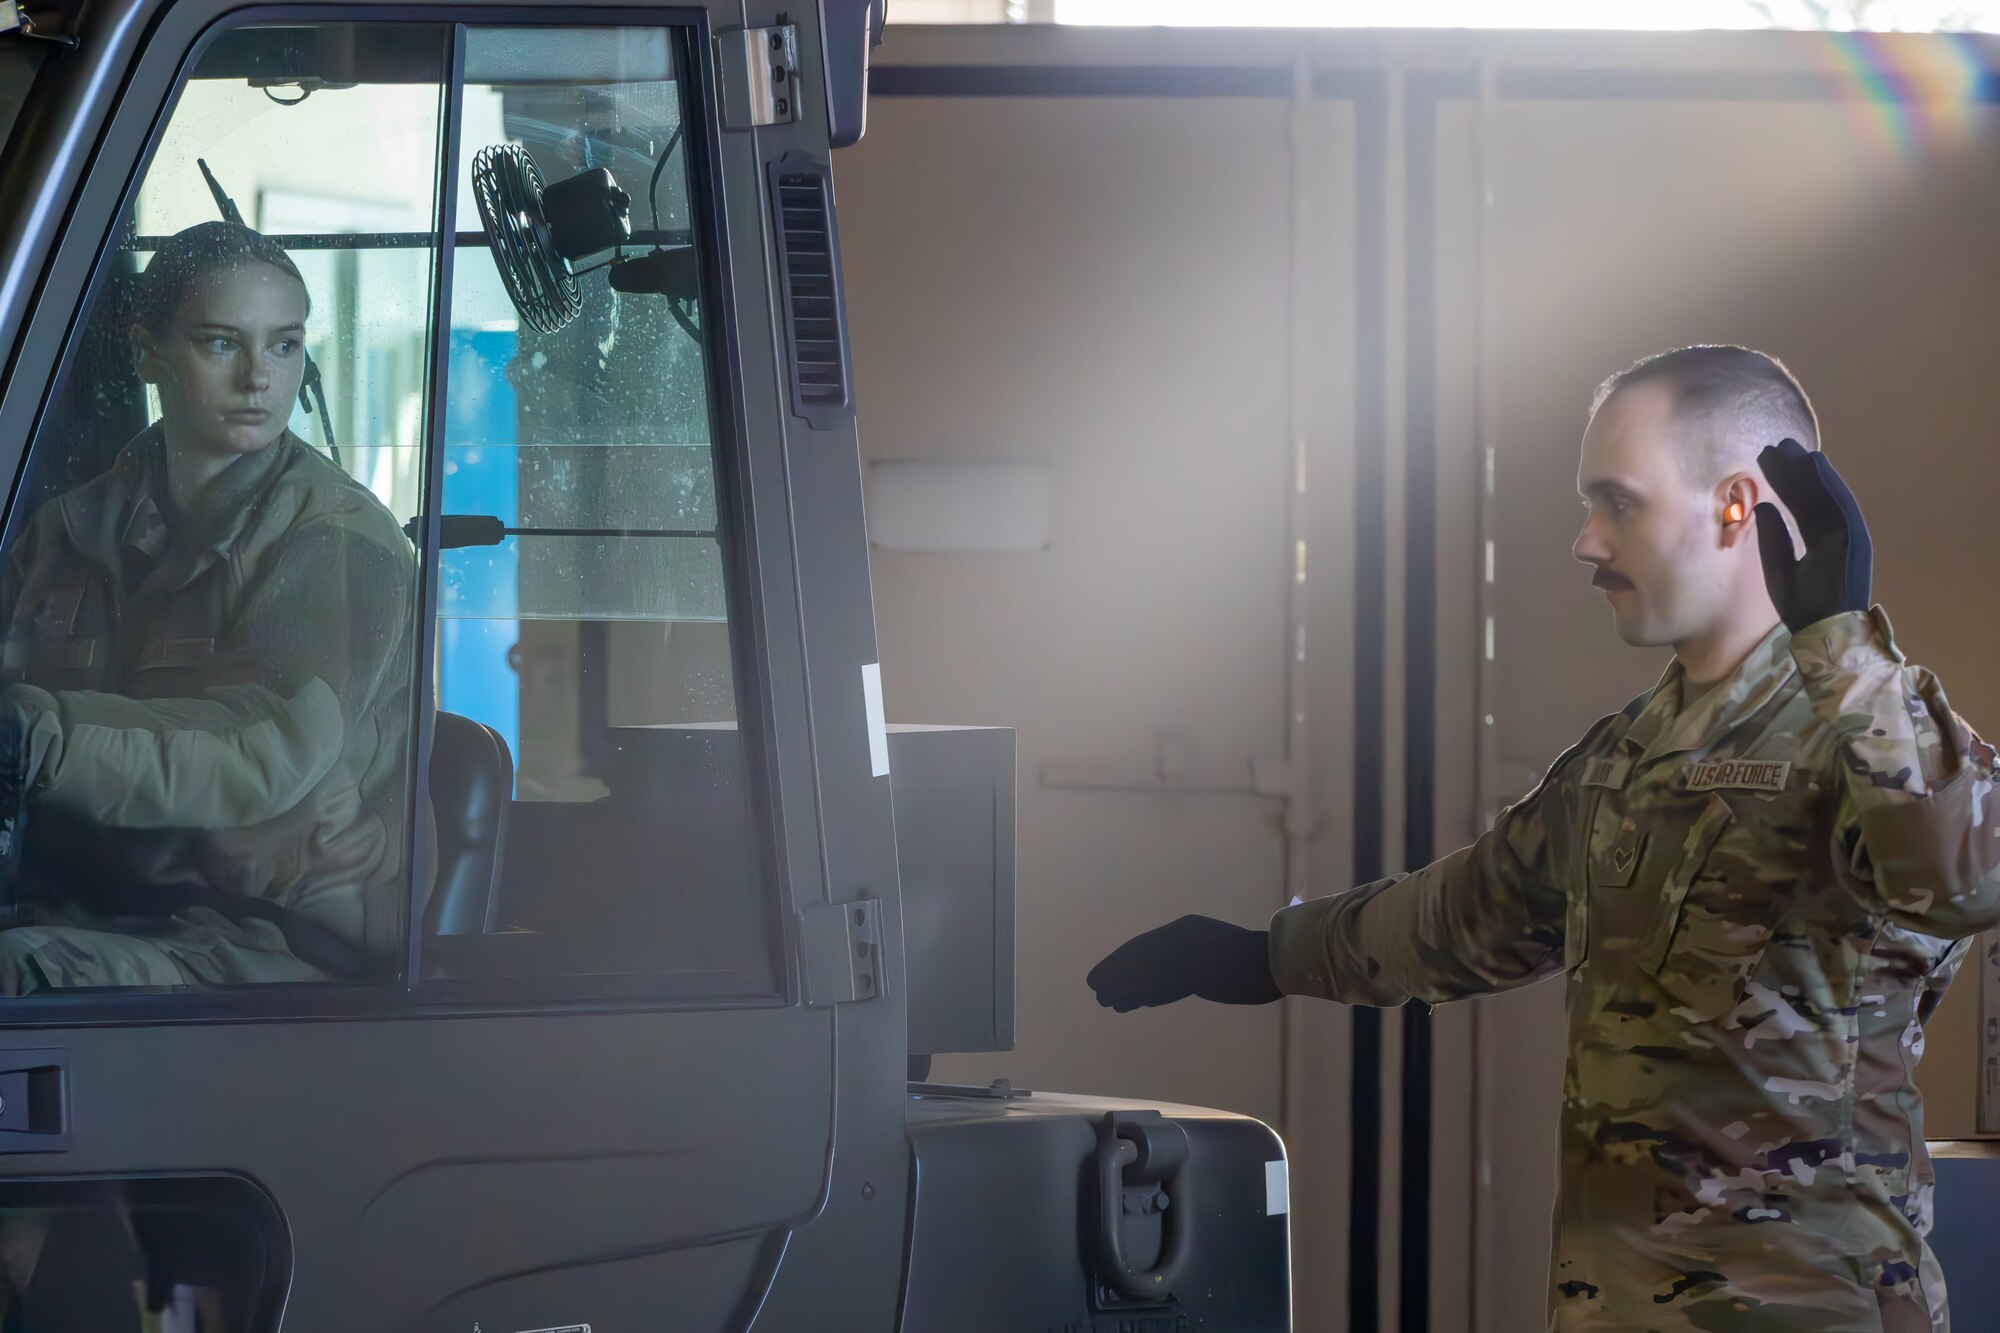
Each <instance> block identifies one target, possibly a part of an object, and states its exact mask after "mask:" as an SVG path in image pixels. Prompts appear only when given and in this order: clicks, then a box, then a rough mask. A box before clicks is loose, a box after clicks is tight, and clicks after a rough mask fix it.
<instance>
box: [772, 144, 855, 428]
mask: <svg viewBox="0 0 2000 1333" xmlns="http://www.w3.org/2000/svg"><path fill="white" fill-rule="evenodd" d="M806 162H807V163H809V165H801V164H800V162H799V159H798V158H797V157H796V156H793V155H787V157H786V158H785V159H783V160H781V161H779V162H777V163H774V164H772V171H771V179H772V186H773V197H774V203H775V206H776V208H777V212H778V247H779V251H780V257H781V261H782V266H783V276H784V285H785V312H786V317H787V320H788V324H789V329H788V332H789V335H790V343H791V354H792V399H793V409H794V410H795V411H796V412H797V413H798V414H799V415H800V416H803V417H805V418H806V419H807V420H808V421H809V422H810V423H811V424H812V425H813V426H814V427H815V428H824V427H825V426H827V425H830V424H832V422H831V421H830V420H829V419H828V418H830V417H838V418H844V417H845V416H846V415H847V413H848V410H849V403H850V400H849V396H848V387H847V376H848V370H847V349H846V346H845V344H844V342H843V339H842V327H841V326H842V323H843V320H842V313H843V312H842V310H841V300H840V277H839V259H838V253H837V249H838V247H837V241H836V237H835V232H834V223H833V210H832V209H831V208H830V207H829V206H828V190H827V173H826V168H825V167H823V166H821V165H820V164H819V163H817V162H813V161H811V159H806Z"/></svg>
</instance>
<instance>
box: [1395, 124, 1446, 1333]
mask: <svg viewBox="0 0 2000 1333" xmlns="http://www.w3.org/2000/svg"><path fill="white" fill-rule="evenodd" d="M1404 124H1405V126H1406V152H1407V156H1406V165H1407V171H1406V173H1405V179H1406V181H1407V187H1406V188H1407V194H1406V219H1407V236H1408V245H1407V247H1406V254H1405V257H1404V264H1405V268H1404V273H1405V278H1404V281H1405V284H1406V285H1405V291H1406V292H1407V294H1408V302H1409V310H1408V317H1407V319H1406V321H1405V327H1406V330H1407V339H1408V343H1407V347H1406V348H1405V353H1404V355H1405V366H1406V368H1407V374H1406V378H1405V385H1404V388H1405V393H1406V395H1407V397H1406V401H1405V404H1404V420H1405V422H1406V423H1407V426H1408V435H1407V438H1406V445H1405V448H1406V453H1405V468H1404V476H1405V478H1406V484H1405V485H1404V488H1403V493H1404V497H1405V500H1404V503H1405V506H1406V523H1407V526H1406V528H1405V547H1404V553H1403V567H1404V571H1405V581H1404V599H1403V600H1404V606H1403V677H1404V680H1405V682H1406V686H1405V688H1406V690H1407V693H1406V694H1405V696H1404V704H1403V709H1404V711H1403V729H1404V730H1403V734H1404V751H1403V753H1404V762H1403V811H1404V821H1403V866H1404V868H1405V869H1408V870H1415V869H1417V868H1418V867H1419V866H1425V865H1428V864H1430V862H1431V860H1432V858H1433V857H1434V856H1435V854H1436V852H1435V848H1434V846H1433V843H1434V838H1433V835H1432V834H1433V829H1434V827H1435V824H1436V794H1437V784H1436V780H1435V779H1436V768H1435V756H1436V745H1437V716H1436V696H1437V414H1436V401H1437V396H1436V387H1437V361H1436V358H1437V337H1436V319H1435V312H1436V308H1437V272H1436V231H1437V228H1436V220H1435V217H1434V215H1433V208H1434V197H1433V196H1434V176H1433V169H1434V168H1433V163H1434V156H1435V155H1434V153H1433V151H1432V145H1433V139H1434V135H1435V132H1436V124H1437V103H1436V102H1435V101H1434V100H1433V99H1431V98H1428V97H1413V98H1411V99H1410V105H1409V110H1408V113H1407V116H1406V119H1405V122H1404ZM1431 1036H1432V1033H1431V1013H1430V1007H1429V1006H1428V1005H1426V1004H1424V1003H1423V1002H1422V1001H1412V1002H1411V1003H1410V1004H1408V1005H1406V1006H1405V1007H1404V1009H1403V1137H1402V1162H1401V1169H1402V1212H1401V1219H1400V1228H1399V1236H1400V1240H1401V1250H1400V1254H1401V1260H1402V1261H1401V1266H1400V1269H1399V1271H1398V1278H1399V1280H1400V1285H1399V1288H1398V1304H1397V1309H1398V1311H1399V1316H1398V1327H1399V1328H1400V1330H1401V1333H1429V1329H1430V1294H1431V1293H1430V1280H1431V1263H1430V1257H1431V1249H1430V1241H1431V1095H1432V1086H1431V1080H1432V1071H1433V1064H1432V1050H1431Z"/></svg>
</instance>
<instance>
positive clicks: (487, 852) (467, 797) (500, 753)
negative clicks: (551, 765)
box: [424, 713, 514, 935]
mask: <svg viewBox="0 0 2000 1333" xmlns="http://www.w3.org/2000/svg"><path fill="white" fill-rule="evenodd" d="M513 794H514V756H513V755H512V754H511V753H509V751H508V749H507V742H506V741H505V740H503V739H502V738H501V736H500V733H499V732H497V731H495V730H493V728H491V727H489V726H486V725H485V724H484V723H480V722H475V721H473V720H472V719H471V718H469V717H461V716H460V715H459V714H457V713H439V714H438V715H437V723H436V729H435V730H434V731H433V733H432V736H431V813H432V818H433V822H434V823H435V825H436V828H437V858H438V860H437V881H436V883H435V884H433V885H432V886H431V900H430V903H429V904H428V906H426V907H425V909H424V925H425V928H426V930H427V932H428V933H429V934H432V935H480V934H486V933H489V932H491V931H494V930H496V929H498V928H499V925H500V866H501V860H502V858H503V857H504V856H505V854H506V848H507V805H508V802H509V801H511V800H512V799H513Z"/></svg>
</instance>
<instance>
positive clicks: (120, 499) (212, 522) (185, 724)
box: [0, 222, 416, 994]
mask: <svg viewBox="0 0 2000 1333" xmlns="http://www.w3.org/2000/svg"><path fill="white" fill-rule="evenodd" d="M143 282H145V283H148V284H150V285H151V290H150V291H148V290H145V289H142V295H141V300H140V302H139V305H140V318H139V320H138V321H136V322H135V326H134V337H135V340H136V342H137V343H138V345H139V349H140V351H139V364H140V367H141V371H142V373H145V374H146V375H147V376H148V378H149V379H151V380H152V381H153V382H154V383H156V384H160V385H161V399H162V409H163V411H162V420H161V421H160V422H158V423H155V425H154V426H153V427H151V428H149V429H148V430H147V431H145V432H144V433H142V434H141V435H140V436H139V437H138V438H137V439H136V440H134V441H133V442H132V443H131V444H129V445H127V446H126V447H125V449H123V450H122V451H121V452H120V453H119V454H118V456H117V459H116V461H115V462H114V464H113V465H112V467H111V468H110V470H109V471H107V472H106V473H104V474H103V475H102V476H100V477H98V478H97V479H96V480H94V481H91V482H89V483H87V484H86V485H84V486H81V487H79V488H77V489H75V490H73V491H71V492H69V493H68V494H65V495H61V496H58V497H56V498H55V499H53V500H51V501H49V502H48V503H47V504H45V505H43V506H42V507H41V509H40V510H39V511H38V512H36V514H35V515H34V517H33V518H32V520H31V521H30V522H29V523H28V525H27V527H26V530H25V531H24V532H23V533H22V534H21V535H20V537H19V538H18V539H17V540H15V541H14V542H13V543H12V546H11V549H10V550H9V551H8V554H7V562H6V569H5V576H4V584H0V611H4V616H5V619H4V625H5V629H6V637H5V640H4V657H3V658H0V668H4V670H5V673H6V678H7V680H8V681H10V682H11V683H10V684H8V685H7V687H6V688H5V689H4V691H0V738H4V739H5V741H6V742H7V745H6V748H7V749H8V750H9V751H10V753H8V754H7V755H5V756H4V757H5V759H7V760H8V761H10V762H9V763H7V764H6V765H5V768H6V769H7V771H6V772H4V773H0V777H4V779H5V780H6V782H7V783H9V784H11V786H12V787H13V789H14V790H13V792H12V793H11V794H10V795H11V796H12V797H13V799H12V800H10V801H9V802H7V804H8V806H9V808H11V809H15V810H18V811H19V814H18V819H17V823H18V825H19V828H20V832H21V833H22V836H21V837H20V838H19V839H18V842H19V844H20V845H19V846H18V847H11V848H7V849H5V850H6V851H7V852H9V853H11V859H12V860H13V861H14V862H16V867H15V869H16V873H15V883H14V888H15V898H16V905H15V917H14V920H15V924H14V925H13V926H12V928H11V929H8V930H5V931H0V993H6V994H18V993H21V992H24V991H30V990H37V989H42V988H46V987H68V986H182V985H218V984H228V983H241V982H275V981H303V980H313V979H319V978H323V977H324V976H326V975H327V974H329V973H347V974H353V973H358V972H364V971H368V970H371V969H376V968H388V967H390V966H392V965H393V955H394V951H395V948H396V945H397V943H398V942H399V941H400V940H401V938H402V928H403V919H404V911H403V904H404V902H405V899H406V895H405V884H406V879H407V875H406V862H405V860H404V855H403V849H404V844H405V841H406V838H405V820H406V819H407V813H408V810H407V805H406V802H405V790H406V787H407V778H406V764H407V758H408V756H407V738H408V728H409V709H410V690H411V686H412V662H413V652H412V646H411V642H410V629H411V626H410V618H411V617H410V607H411V596H412V592H413V588H414V579H415V572H416V571H415V561H414V557H413V555H412V552H411V549H410V546H409V543H408V541H407V540H406V539H405V538H404V536H403V534H402V532H401V531H400V529H399V528H398V527H397V525H396V523H395V520H394V519H393V518H392V517H391V516H390V515H389V512H388V511H387V510H386V509H385V508H383V506H382V505H381V503H380V502H379V501H377V500H376V498H375V497H374V495H373V494H371V493H370V492H369V491H368V489H367V488H366V487H364V486H362V485H361V484H359V483H358V482H356V481H354V480H353V479H351V478H350V477H348V476H347V474H346V473H345V472H343V471H342V470H341V469H340V468H339V467H338V466H336V465H334V464H333V463H331V462H329V461H328V460H327V459H325V458H323V457H321V456H320V455H319V454H318V453H316V452H315V451H314V450H312V449H311V448H310V447H308V446H307V445H306V444H305V443H304V442H302V441H301V440H299V439H298V438H297V437H296V436H294V435H292V434H291V433H290V432H289V431H287V430H285V429H284V420H285V415H286V411H287V408H288V405H289V403H290V401H291V399H292V397H293V396H294V395H295V394H296V393H297V390H298V384H299V361H300V359H301V354H300V352H299V349H298V347H297V342H298V339H299V337H300V336H301V335H302V332H303V330H302V327H301V326H302V323H303V320H304V318H305V314H306V297H305V289H304V284H303V282H302V281H300V279H299V277H298V272H297V270H296V268H294V267H292V265H291V263H290V261H289V260H288V259H286V258H285V256H284V253H283V251H282V250H279V249H278V248H277V247H276V246H274V245H272V244H271V243H270V242H268V241H266V240H265V239H264V238H262V237H260V236H258V235H257V234H256V233H254V232H251V231H249V229H247V228H243V227H241V226H236V225H234V224H228V223H220V222H218V223H209V224H205V225H204V226H202V227H197V228H192V229H190V231H189V232H184V233H182V234H181V235H180V236H178V237H176V238H174V239H173V240H172V241H170V242H169V244H168V246H167V247H166V248H165V249H163V250H162V251H161V252H160V254H159V255H158V256H156V257H155V258H154V260H153V263H152V265H151V266H150V267H149V268H148V270H147V272H146V275H145V277H144V279H143ZM149 298H150V299H149ZM204 394H205V395H206V396H205V397H204Z"/></svg>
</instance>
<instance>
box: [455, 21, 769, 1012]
mask: <svg viewBox="0 0 2000 1333" xmlns="http://www.w3.org/2000/svg"><path fill="white" fill-rule="evenodd" d="M672 35H673V34H669V33H667V32H664V31H662V30H638V29H573V30H564V31H555V32H551V31H550V30H548V29H534V30H521V31H515V30H508V29H497V28H491V29H478V30H474V31H472V32H470V33H469V34H468V38H467V42H466V71H467V80H468V86H467V88H466V90H465V104H464V113H463V114H464V137H463V139H462V141H461V149H462V152H463V155H464V157H465V159H466V161H467V162H468V163H469V162H471V161H472V160H473V158H474V155H475V154H477V153H478V152H479V150H481V149H483V148H487V147H489V146H493V145H502V144H508V143H514V144H519V145H521V146H522V147H523V148H524V149H525V150H526V152H527V154H528V155H529V157H530V158H531V159H532V161H533V162H534V164H535V167H536V168H537V170H538V171H539V173H540V175H541V177H542V178H543V180H544V181H545V182H548V183H550V184H551V185H553V184H554V183H557V182H562V181H565V180H568V179H570V178H572V177H576V176H578V175H579V174H580V173H585V172H588V171H591V170H594V169H597V168H606V169H608V170H609V171H610V173H611V176H612V177H613V179H614V180H615V181H616V183H617V185H618V186H619V187H620V188H621V189H623V190H624V191H625V192H626V193H627V194H629V195H630V197H631V199H632V205H631V209H632V226H633V230H634V238H633V240H632V242H630V243H629V244H628V245H627V246H625V247H624V248H623V250H622V254H623V255H624V256H626V257H631V256H635V255H645V254H648V253H649V252H651V251H653V248H654V247H655V246H664V247H668V248H670V249H672V250H673V251H674V252H675V253H676V254H679V255H680V256H681V257H682V258H683V259H685V260H686V261H687V262H686V264H685V267H684V269H683V271H684V273H685V274H686V275H688V279H689V280H688V282H687V284H686V285H685V287H684V288H683V289H679V290H677V291H676V292H674V293H672V294H656V293H632V292H619V291H614V290H613V289H612V287H611V286H610V284H609V282H608V281H607V274H606V272H605V271H603V270H602V269H597V270H596V271H585V270H591V269H593V268H595V266H597V265H600V264H602V263H604V262H605V261H606V260H608V259H612V258H614V255H613V253H611V252H610V250H609V249H608V248H607V249H606V250H603V251H600V252H598V253H595V254H578V255H576V256H574V258H573V260H572V262H571V264H570V270H571V271H572V272H575V273H576V274H577V277H576V281H577V286H578V296H579V297H580V307H579V308H578V309H577V311H576V313H575V315H574V316H573V317H572V318H570V319H569V320H568V321H567V322H565V323H562V324H561V325H560V326H559V327H557V328H556V329H555V330H554V331H553V332H542V331H538V329H537V328H536V327H535V326H534V325H533V324H532V323H531V322H530V321H527V320H524V319H523V318H522V317H521V316H520V315H519V314H518V313H517V311H516V309H515V307H514V305H513V303H512V302H511V301H510V300H509V298H508V296H507V290H508V288H507V284H506V283H505V282H503V280H502V276H501V272H500V269H499V267H498V263H497V261H496V259H495V252H494V248H493V247H490V246H489V245H487V244H484V243H481V244H478V245H468V246H461V247H460V248H459V250H458V254H457V267H456V273H455V277H454V288H453V293H452V312H451V315H452V317H451V325H452V327H451V347H452V356H451V379H450V383H449V385H448V386H447V389H446V409H445V416H446V422H447V424H446V431H445V438H444V440H443V442H442V443H443V449H444V473H445V480H444V504H443V509H444V511H445V513H446V514H447V515H450V516H457V517H458V519H459V521H461V522H466V521H478V522H484V523H485V524H486V525H487V526H486V527H485V528H484V529H483V535H478V536H477V540H476V541H474V540H472V539H471V536H470V534H471V530H470V529H464V530H462V531H463V532H465V533H466V534H468V535H467V536H466V537H465V538H463V539H461V538H460V537H454V536H452V535H451V530H450V529H449V527H448V528H447V546H448V547H449V548H450V549H447V550H446V551H445V552H444V553H443V558H442V561H441V564H440V584H439V600H438V614H439V617H440V622H439V627H438V644H439V666H438V679H439V690H440V699H439V702H440V708H441V710H442V711H441V713H440V715H439V731H438V740H437V743H436V746H435V753H436V755H437V756H438V758H437V759H435V760H434V771H433V779H432V788H431V789H432V794H433V797H434V799H435V798H439V794H440V792H442V791H447V790H449V791H453V792H461V791H462V792H476V791H478V790H480V789H481V788H482V784H486V785H490V783H491V782H492V781H493V777H494V775H495V774H499V775H501V777H502V779H503V780H504V782H505V783H506V784H507V785H509V786H510V787H511V794H512V796H513V799H512V800H511V801H510V802H508V803H507V804H506V813H505V818H504V821H502V823H503V824H504V827H503V828H501V829H499V830H498V832H497V834H496V837H495V839H494V840H493V841H492V842H480V841H478V840H468V842H467V844H466V845H465V846H464V847H463V848H461V849H457V850H456V851H454V850H453V849H441V851H442V852H443V853H444V854H443V855H441V861H440V868H439V876H438V887H437V890H436V892H435V894H434V897H433V902H432V904H431V913H430V916H431V922H432V926H433V928H434V929H435V930H436V931H437V932H438V933H439V936H440V938H438V939H436V940H433V941H431V942H430V943H429V944H427V945H426V948H425V958H426V964H425V967H426V972H427V973H428V974H430V975H432V976H436V977H445V978H451V977H464V976H482V975H494V974H509V975H530V976H550V975H561V976H576V975H615V974H648V973H650V974H658V973H663V972H684V971H685V972H704V973H710V974H714V976H715V977H716V982H715V984H716V985H718V986H720V987H721V988H723V989H725V990H733V991H744V992H768V991H769V990H770V989H772V988H773V987H774V986H775V972H774V967H773V961H772V958H773V953H772V950H773V945H774V940H775V932H774V930H773V926H772V915H771V899H770V896H769V894H768V892H767V883H768V881H767V875H766V871H765V868H764V855H763V851H762V849H763V846H764V841H765V840H764V838H763V837H762V836H761V834H760V832H759V828H758V824H757V817H756V810H757V803H756V802H755V801H754V800H753V798H752V793H753V792H754V791H755V790H756V786H755V778H754V767H753V765H751V763H750V762H749V760H748V756H747V751H746V747H745V744H744V741H743V738H742V736H741V735H740V734H739V733H738V731H737V730H736V719H737V704H738V701H737V694H736V666H735V654H734V652H733V642H732V628H733V627H734V626H735V625H736V623H737V620H736V618H737V617H738V616H740V614H741V612H740V609H739V608H738V607H737V605H736V604H735V600H734V596H733V592H732V589H731V587H730V583H729V570H730V568H731V559H730V552H731V551H732V549H733V545H732V543H733V542H734V541H735V534H734V533H732V532H730V531H729V530H728V528H727V525H726V523H724V521H723V519H722V515H723V514H724V513H726V512H727V507H726V505H724V504H722V503H721V501H720V499H719V493H718V477H717V469H716V454H715V450H714V448H713V446H712V444H711V441H712V439H713V433H712V430H711V423H712V420H713V416H714V414H713V413H712V411H711V405H710V403H709V396H708V377H707V370H706V363H705V360H704V352H703V348H702V344H701V342H700V340H699V330H700V328H701V326H702V324H703V322H704V321H705V319H706V312H705V311H704V310H702V309H701V308H700V305H701V302H700V300H699V298H698V296H697V294H696V288H695V284H694V283H693V281H692V280H693V278H694V277H695V276H696V275H698V273H699V271H700V270H699V268H698V264H699V262H702V260H703V259H705V256H704V257H697V256H695V255H694V254H692V252H687V251H686V250H685V247H686V246H687V244H688V241H689V239H690V228H691V224H690V219H689V216H688V211H687V200H688V198H689V194H688V188H687V181H688V166H687V163H688V146H687V145H686V144H685V143H684V142H682V140H681V137H680V134H679V130H680V125H681V116H682V104H681V99H682V95H683V91H684V90H683V85H682V84H681V83H680V82H679V80H678V79H677V77H676V70H677V69H678V67H679V64H678V62H679V60H680V58H681V57H680V55H679V51H680V49H681V48H680V42H679V41H678V40H675V41H671V42H670V41H669V40H668V38H669V36H672ZM468 171H469V169H468ZM655 199H657V201H658V204H657V216H656V215H655V205H654V200H655ZM459 208H460V211H459V226H460V228H461V229H462V230H464V231H469V232H480V231H481V229H482V225H483V224H482V221H481V218H480V214H479V212H478V210H477V205H476V185H475V182H473V181H472V179H471V178H470V176H469V174H467V175H462V176H461V179H460V205H459ZM500 248H501V249H503V250H507V253H509V254H510V255H512V254H515V253H516V252H515V251H513V250H508V249H507V247H506V245H505V244H504V242H503V244H502V246H501V247H500ZM509 262H513V263H517V264H519V263H522V262H527V261H523V260H521V259H518V258H517V259H512V260H510V261H509ZM450 522H451V520H450V519H448V520H447V524H449V523H450ZM454 773H457V774H458V775H459V776H458V778H457V779H456V780H454V779H453V777H452V775H453V774H454ZM448 822H449V819H448V812H447V810H446V808H444V806H443V804H442V802H440V808H439V810H438V824H439V827H440V830H441V833H440V838H441V839H442V838H443V837H444V834H443V832H442V830H443V829H444V828H445V827H446V826H447V824H448ZM496 847H497V849H498V855H497V856H496V855H495V854H494V852H495V848H496Z"/></svg>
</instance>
